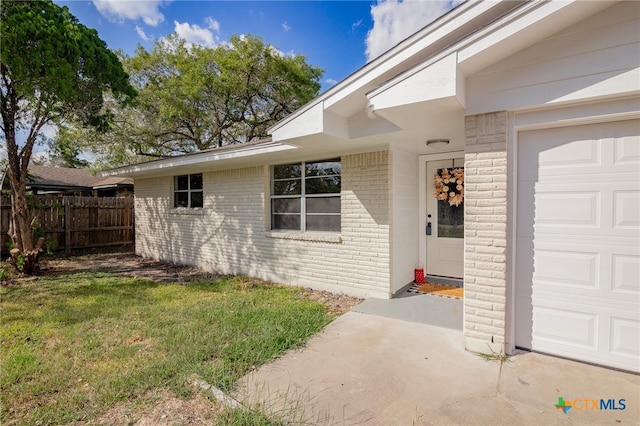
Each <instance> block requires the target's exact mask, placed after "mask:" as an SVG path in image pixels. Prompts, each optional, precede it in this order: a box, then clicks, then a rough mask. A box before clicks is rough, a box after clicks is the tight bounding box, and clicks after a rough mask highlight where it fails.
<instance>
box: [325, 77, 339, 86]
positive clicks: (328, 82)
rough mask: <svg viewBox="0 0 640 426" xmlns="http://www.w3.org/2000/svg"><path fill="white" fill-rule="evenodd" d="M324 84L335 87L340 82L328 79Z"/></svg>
mask: <svg viewBox="0 0 640 426" xmlns="http://www.w3.org/2000/svg"><path fill="white" fill-rule="evenodd" d="M324 82H325V83H327V84H330V85H332V86H333V85H334V84H336V83H337V82H338V80H334V79H333V78H326V79H325V80H324Z"/></svg>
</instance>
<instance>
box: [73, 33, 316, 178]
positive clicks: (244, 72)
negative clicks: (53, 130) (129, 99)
mask: <svg viewBox="0 0 640 426" xmlns="http://www.w3.org/2000/svg"><path fill="white" fill-rule="evenodd" d="M122 61H123V63H124V65H125V69H126V70H127V72H128V73H129V74H130V75H131V82H132V84H133V85H134V86H135V87H136V89H137V90H138V92H139V96H138V98H137V100H136V104H135V105H129V106H128V107H126V108H123V109H120V110H119V112H118V113H117V114H116V117H115V120H114V122H115V125H114V129H113V131H112V132H110V133H107V134H104V135H95V134H94V135H91V134H87V132H78V131H77V130H76V131H75V132H76V137H77V140H78V141H90V143H89V145H91V147H92V149H93V150H94V152H95V153H96V154H97V157H98V158H102V159H106V160H107V164H108V165H111V166H115V165H121V164H122V163H126V162H131V161H132V160H138V161H140V160H142V159H149V158H158V157H165V156H171V155H175V154H180V153H189V152H195V151H201V150H204V149H209V148H215V147H222V146H225V145H229V144H235V143H243V142H248V141H251V140H255V139H259V138H262V137H266V136H267V131H266V130H267V128H268V127H269V126H271V125H272V124H275V123H276V122H277V121H279V120H281V119H282V118H284V117H285V116H287V115H288V114H290V113H291V112H293V111H294V110H296V109H297V108H299V107H300V106H302V105H303V104H305V103H306V102H308V101H309V100H311V99H312V98H313V97H315V96H316V95H317V94H318V91H319V89H320V83H319V80H320V76H321V75H322V70H321V69H319V68H317V67H312V66H310V65H308V64H307V63H306V59H305V57H304V56H301V55H295V56H289V55H283V54H281V53H280V52H278V51H277V49H275V48H274V47H273V46H271V45H268V44H265V43H264V42H263V40H262V39H261V38H259V37H256V36H250V35H249V36H233V37H231V40H230V43H229V44H223V45H219V46H218V47H216V48H215V49H211V48H205V47H201V46H190V45H189V44H188V43H187V42H186V41H185V40H182V39H180V38H178V37H177V36H176V35H175V34H174V35H172V36H169V37H167V38H166V39H163V40H159V41H156V42H155V44H154V46H153V48H152V49H151V50H150V51H148V50H146V49H145V48H143V47H141V46H139V47H138V49H137V51H136V53H135V55H133V56H131V57H123V58H122ZM71 133H73V131H71ZM99 142H101V143H99ZM115 147H117V149H116V148H115ZM96 151H97V152H96ZM135 156H138V157H137V158H134V157H135ZM140 156H142V158H141V157H140Z"/></svg>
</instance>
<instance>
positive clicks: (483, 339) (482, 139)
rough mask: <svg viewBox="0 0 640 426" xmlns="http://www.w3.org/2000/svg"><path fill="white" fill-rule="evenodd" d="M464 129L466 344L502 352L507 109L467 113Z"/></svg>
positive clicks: (471, 348)
mask: <svg viewBox="0 0 640 426" xmlns="http://www.w3.org/2000/svg"><path fill="white" fill-rule="evenodd" d="M465 133H466V144H465V160H464V163H465V200H464V223H465V238H464V262H465V263H464V288H465V294H464V336H465V347H466V349H467V350H469V351H474V352H483V353H488V352H490V351H495V352H501V351H504V350H505V338H506V331H505V320H506V315H505V314H506V304H507V299H506V287H507V256H506V254H507V253H506V251H507V113H506V112H504V111H502V112H495V113H489V114H481V115H475V116H469V117H466V118H465Z"/></svg>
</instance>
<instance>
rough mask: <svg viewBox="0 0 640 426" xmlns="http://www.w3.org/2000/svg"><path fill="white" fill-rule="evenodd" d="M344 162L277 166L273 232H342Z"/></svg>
mask: <svg viewBox="0 0 640 426" xmlns="http://www.w3.org/2000/svg"><path fill="white" fill-rule="evenodd" d="M340 173H341V166H340V159H339V158H338V159H331V160H323V161H313V162H302V163H295V164H284V165H279V166H273V169H272V179H271V229H273V230H298V231H330V232H340V188H341V177H340Z"/></svg>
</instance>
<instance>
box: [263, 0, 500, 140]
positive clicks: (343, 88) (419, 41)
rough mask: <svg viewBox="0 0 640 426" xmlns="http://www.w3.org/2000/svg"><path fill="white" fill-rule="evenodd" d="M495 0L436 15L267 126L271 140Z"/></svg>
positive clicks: (431, 43)
mask: <svg viewBox="0 0 640 426" xmlns="http://www.w3.org/2000/svg"><path fill="white" fill-rule="evenodd" d="M498 3H501V2H496V1H466V2H464V3H462V4H460V5H459V6H457V7H456V8H455V9H453V10H451V11H450V12H449V13H447V14H445V15H444V16H442V17H440V18H438V19H437V20H436V21H435V22H433V23H431V24H430V25H428V26H426V27H425V28H423V29H422V30H420V31H418V32H417V33H415V34H413V35H412V36H410V37H409V38H407V39H405V40H404V41H402V42H400V43H399V44H398V45H396V46H395V47H393V48H391V49H390V50H388V51H387V52H385V53H383V54H382V55H380V56H378V57H377V58H375V59H373V60H372V61H371V62H369V63H367V64H366V65H364V66H363V67H362V68H360V69H358V70H356V71H355V72H354V73H353V74H351V75H349V76H348V77H347V78H345V79H344V80H342V81H340V82H339V83H338V84H336V85H335V86H333V87H332V88H330V89H329V90H327V91H326V92H324V93H323V94H321V95H320V96H318V97H316V98H315V99H313V100H311V101H310V102H308V103H307V104H306V105H304V106H302V107H300V108H299V109H298V110H296V111H294V112H293V113H291V114H289V115H288V116H287V117H285V118H284V119H282V120H281V121H279V122H278V123H276V124H274V125H273V126H271V127H270V128H268V129H267V133H268V134H270V135H272V136H273V138H274V140H284V139H287V138H285V137H284V135H286V134H288V132H287V131H286V130H285V129H282V128H283V127H285V126H286V127H288V125H289V124H290V123H292V122H293V121H296V120H298V119H299V117H301V116H302V115H303V114H305V113H306V112H307V111H309V110H311V109H314V108H316V107H317V106H318V105H322V107H323V108H328V107H330V106H331V105H333V104H334V103H336V102H339V101H340V100H342V99H344V98H345V97H347V96H349V95H350V94H352V93H354V92H355V91H357V90H358V89H359V88H362V87H363V86H365V85H367V84H369V83H371V82H372V81H374V80H375V79H376V78H380V77H381V76H383V75H384V73H386V72H388V71H390V70H391V69H393V68H394V67H396V66H398V65H400V64H401V63H402V62H404V61H406V60H407V59H410V58H412V57H413V56H414V55H415V54H416V53H418V52H420V51H421V50H423V49H425V48H426V47H428V46H430V45H433V44H434V43H436V42H438V41H439V40H441V39H442V38H444V37H446V36H447V35H448V34H449V33H451V32H452V31H454V30H455V29H457V28H458V27H460V26H462V25H464V24H465V23H467V22H469V21H471V20H473V19H474V18H476V17H478V16H480V15H482V14H483V13H485V12H487V11H488V10H491V9H492V8H494V7H496V5H497V4H498ZM296 127H297V126H296ZM280 129H282V130H283V132H280V134H281V136H276V134H277V133H278V132H279V130H280Z"/></svg>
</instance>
